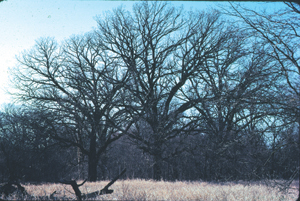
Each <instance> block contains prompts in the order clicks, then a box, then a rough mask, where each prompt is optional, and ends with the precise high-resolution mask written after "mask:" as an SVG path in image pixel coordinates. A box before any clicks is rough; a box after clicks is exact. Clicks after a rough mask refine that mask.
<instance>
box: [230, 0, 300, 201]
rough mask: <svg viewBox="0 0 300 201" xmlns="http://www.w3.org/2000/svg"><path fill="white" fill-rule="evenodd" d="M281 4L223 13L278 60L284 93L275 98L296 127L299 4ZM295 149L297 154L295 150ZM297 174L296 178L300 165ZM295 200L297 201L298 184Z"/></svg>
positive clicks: (237, 7) (299, 71) (235, 7)
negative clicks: (271, 10)
mask: <svg viewBox="0 0 300 201" xmlns="http://www.w3.org/2000/svg"><path fill="white" fill-rule="evenodd" d="M284 4H285V8H283V9H280V10H278V11H276V12H275V13H267V12H259V11H254V10H251V9H247V8H244V7H242V6H240V5H236V4H235V5H233V4H232V5H231V9H230V10H227V11H226V13H227V14H229V15H231V16H234V17H237V19H240V20H241V21H242V23H243V24H244V26H245V29H248V30H250V31H251V32H252V34H253V38H256V39H257V40H259V41H260V45H261V46H263V47H264V48H265V49H266V50H267V54H269V55H270V56H271V57H272V58H273V59H275V60H277V61H278V62H279V64H280V66H281V71H282V74H283V75H284V76H285V80H286V86H287V87H285V88H283V89H284V92H285V93H286V94H285V98H284V99H283V100H280V99H278V102H279V103H280V104H281V105H282V106H284V107H285V108H286V110H287V111H288V115H289V117H293V119H294V120H293V121H294V122H297V123H298V127H299V128H300V126H299V122H300V120H299V114H300V113H299V112H300V111H299V110H300V108H299V102H300V96H299V95H300V91H299V76H300V64H299V61H300V56H299V31H300V26H299V20H300V18H299V17H300V15H299V14H300V4H299V3H296V2H285V3H284ZM289 117H288V118H289ZM299 136H300V129H299ZM299 139H300V138H299ZM299 147H300V142H298V149H299ZM298 152H299V153H300V151H299V150H298ZM299 161H300V160H299ZM298 175H299V178H300V168H299V173H298ZM298 200H300V186H299V197H298Z"/></svg>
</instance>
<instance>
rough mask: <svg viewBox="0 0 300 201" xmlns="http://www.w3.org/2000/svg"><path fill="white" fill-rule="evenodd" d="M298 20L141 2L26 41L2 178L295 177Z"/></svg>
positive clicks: (288, 13)
mask: <svg viewBox="0 0 300 201" xmlns="http://www.w3.org/2000/svg"><path fill="white" fill-rule="evenodd" d="M299 13H300V12H299V5H298V4H296V3H286V7H285V10H279V11H278V12H277V13H258V12H255V11H251V10H248V9H246V8H243V7H241V6H239V5H233V4H232V5H231V7H228V8H227V9H222V10H215V9H211V10H209V11H190V12H186V11H184V10H183V9H182V8H176V7H173V6H172V5H170V4H167V3H165V2H151V3H150V2H142V3H136V4H135V5H134V6H133V9H132V12H129V11H127V10H125V9H124V8H123V7H119V8H116V9H115V10H113V11H111V12H107V13H106V14H104V15H102V16H101V17H98V18H97V19H96V20H97V29H95V30H93V31H90V32H88V33H86V34H83V35H77V36H72V37H70V38H69V39H67V40H65V41H63V42H61V43H58V42H56V41H55V40H54V39H53V38H41V39H38V40H37V41H36V44H35V46H34V47H33V48H32V49H31V50H27V51H24V52H23V53H22V54H21V55H20V56H19V57H18V65H17V66H16V67H15V68H14V69H12V71H11V72H12V85H13V87H14V91H13V92H12V95H14V96H15V97H16V99H17V100H18V101H19V102H20V103H22V104H19V105H8V106H6V107H5V109H3V111H2V112H1V113H0V133H1V135H0V146H1V147H0V148H1V151H0V154H1V159H0V160H1V161H0V165H1V173H0V175H1V179H2V181H5V180H22V181H39V182H40V181H57V180H59V179H62V178H78V179H79V178H80V179H85V178H88V179H89V181H96V180H98V179H107V178H111V177H113V175H118V174H117V173H120V171H121V170H122V169H123V168H127V177H129V178H145V179H155V180H160V179H165V180H206V181H226V180H241V179H242V180H253V179H254V180H261V179H266V178H267V179H291V178H295V177H296V176H297V175H299V174H298V172H297V171H298V170H299V164H298V163H299V154H298V153H299V140H300V139H299V133H300V132H299V122H300V121H299V87H298V86H299V74H300V68H299V45H298V43H297V42H296V41H297V39H298V37H299V35H298V33H299V23H298V22H299ZM229 16H230V17H229ZM279 16H280V17H279ZM297 20H298V21H297Z"/></svg>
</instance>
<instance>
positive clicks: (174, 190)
mask: <svg viewBox="0 0 300 201" xmlns="http://www.w3.org/2000/svg"><path fill="white" fill-rule="evenodd" d="M108 182H109V181H101V182H94V183H89V182H87V183H85V184H84V185H83V186H81V187H80V190H81V192H82V193H90V192H93V191H97V190H100V189H102V188H103V187H104V186H105V185H106V184H107V183H108ZM78 183H79V182H78ZM294 185H296V184H294ZM23 186H24V187H25V189H26V191H27V192H28V194H30V195H32V196H31V197H26V196H25V197H23V199H24V200H34V199H37V200H51V199H50V195H51V194H52V193H53V192H54V191H56V193H55V194H54V197H55V198H57V199H59V200H62V199H64V200H76V196H75V195H74V192H73V190H72V188H71V186H70V185H64V184H41V185H32V184H26V185H23ZM110 189H113V190H114V193H113V194H108V195H100V196H98V197H97V198H96V200H203V201H204V200H211V201H212V200H215V201H225V200H228V201H240V200H247V201H248V200H249V201H251V200H257V201H258V200H265V201H270V200H272V201H276V200H296V198H297V195H298V192H297V190H296V189H295V188H294V189H291V190H290V191H289V192H285V193H284V192H281V191H279V190H278V189H276V188H272V187H268V186H266V185H263V184H259V183H251V184H246V183H244V184H241V183H224V184H213V183H207V182H180V181H177V182H165V181H159V182H155V181H151V180H120V181H116V182H115V183H114V184H113V185H112V186H111V187H110ZM6 199H14V200H19V199H20V198H19V197H17V196H16V195H14V196H11V197H9V198H6Z"/></svg>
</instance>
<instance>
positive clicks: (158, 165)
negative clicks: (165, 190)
mask: <svg viewBox="0 0 300 201" xmlns="http://www.w3.org/2000/svg"><path fill="white" fill-rule="evenodd" d="M153 179H154V180H156V181H159V180H161V179H162V159H161V158H160V157H159V156H154V165H153Z"/></svg>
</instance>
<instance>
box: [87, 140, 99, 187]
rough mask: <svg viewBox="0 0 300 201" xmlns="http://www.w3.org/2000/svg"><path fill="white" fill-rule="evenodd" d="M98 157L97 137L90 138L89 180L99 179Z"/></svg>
mask: <svg viewBox="0 0 300 201" xmlns="http://www.w3.org/2000/svg"><path fill="white" fill-rule="evenodd" d="M97 165H98V158H97V153H96V137H95V136H93V137H91V139H90V153H89V156H88V178H89V179H88V180H89V181H97Z"/></svg>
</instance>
